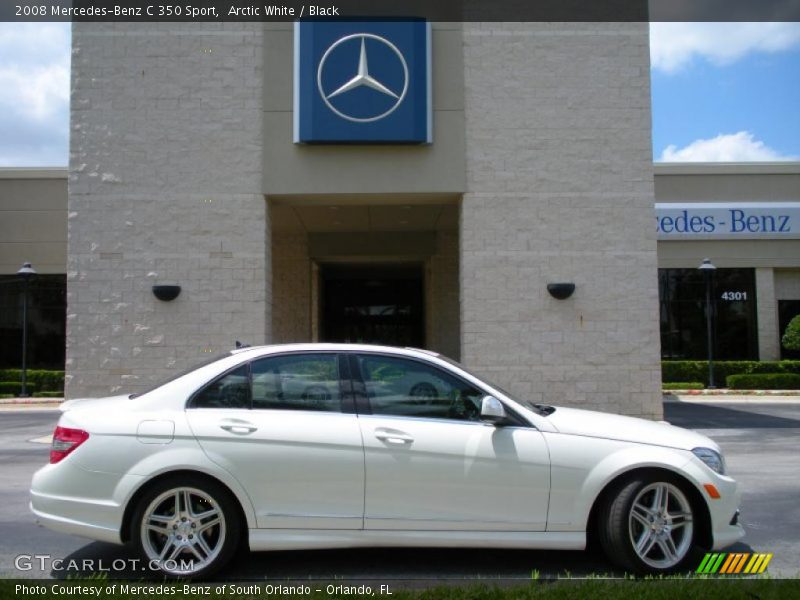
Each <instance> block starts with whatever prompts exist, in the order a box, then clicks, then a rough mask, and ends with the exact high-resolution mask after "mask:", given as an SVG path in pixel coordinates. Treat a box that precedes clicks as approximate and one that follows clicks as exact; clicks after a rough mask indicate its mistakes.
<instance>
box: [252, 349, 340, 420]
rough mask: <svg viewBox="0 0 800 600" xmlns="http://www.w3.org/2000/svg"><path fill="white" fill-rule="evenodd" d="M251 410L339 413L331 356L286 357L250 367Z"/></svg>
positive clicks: (333, 357)
mask: <svg viewBox="0 0 800 600" xmlns="http://www.w3.org/2000/svg"><path fill="white" fill-rule="evenodd" d="M252 377H253V408H254V409H259V408H260V409H281V410H321V411H334V412H339V411H341V409H342V402H341V400H342V397H341V393H340V391H339V368H338V365H337V358H336V355H335V354H288V355H285V356H272V357H269V358H262V359H261V360H256V361H254V362H253V363H252Z"/></svg>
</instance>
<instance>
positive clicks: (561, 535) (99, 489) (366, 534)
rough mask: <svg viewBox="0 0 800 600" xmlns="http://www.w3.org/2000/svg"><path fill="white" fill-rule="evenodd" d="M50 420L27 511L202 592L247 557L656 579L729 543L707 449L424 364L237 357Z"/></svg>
mask: <svg viewBox="0 0 800 600" xmlns="http://www.w3.org/2000/svg"><path fill="white" fill-rule="evenodd" d="M415 382H416V383H424V384H425V385H424V387H425V392H426V393H425V394H424V397H420V394H419V389H420V388H419V386H418V385H417V387H416V388H415V387H414V386H415V385H416V383H415ZM405 387H407V388H408V390H407V391H403V390H404V388H405ZM62 407H63V411H64V412H63V414H62V416H61V419H60V420H59V422H58V426H57V427H56V430H55V433H54V435H53V445H52V449H51V453H50V464H49V465H47V466H45V467H43V468H42V469H41V470H39V471H38V472H37V473H36V474H35V475H34V477H33V483H32V485H31V510H32V511H33V512H34V514H35V515H36V517H37V518H38V520H39V522H41V523H42V524H44V525H46V526H48V527H51V528H53V529H56V530H59V531H64V532H67V533H73V534H78V535H83V536H86V537H89V538H92V539H96V540H102V541H106V542H114V543H126V542H130V543H132V544H134V545H135V546H136V547H137V548H138V550H139V551H140V552H141V554H142V555H143V557H144V558H145V559H146V561H147V562H148V564H149V565H150V566H151V568H154V569H158V570H159V571H160V572H163V573H164V574H167V575H169V576H178V577H186V576H191V577H203V576H208V575H210V574H211V573H213V572H216V571H218V570H219V569H220V568H222V567H223V566H224V565H225V564H226V563H227V562H228V561H229V560H230V558H231V557H232V556H233V554H234V552H235V551H236V549H237V548H238V547H240V546H241V545H244V544H246V545H248V546H249V548H250V549H251V550H286V549H300V548H304V549H310V548H344V547H355V546H366V547H375V546H416V547H421V546H429V547H430V546H442V547H497V548H552V549H560V550H569V549H575V550H579V549H583V548H585V546H586V543H587V538H589V537H594V538H595V539H597V540H598V541H599V543H600V545H601V546H602V547H603V549H604V550H605V552H606V553H607V555H608V557H609V559H611V560H612V561H613V562H615V563H616V564H618V565H619V566H620V567H622V568H624V569H626V570H630V571H632V572H637V573H642V572H651V573H653V572H655V573H661V572H669V571H674V570H676V569H681V568H687V567H688V568H691V567H692V566H694V565H693V562H692V561H694V560H696V556H697V553H698V552H699V551H701V550H704V549H715V550H716V549H720V548H723V547H725V546H728V545H730V544H732V543H733V542H735V541H736V540H738V539H739V538H741V537H742V535H744V532H743V530H742V528H741V526H740V525H739V524H738V514H739V511H738V509H737V506H738V501H739V494H738V492H737V486H736V482H735V481H734V480H733V479H731V478H730V477H728V476H727V475H726V473H725V463H724V460H723V458H722V456H721V454H720V450H719V447H718V446H717V445H716V444H715V443H714V442H713V441H711V440H710V439H708V438H707V437H705V436H702V435H700V434H697V433H694V432H691V431H688V430H685V429H680V428H677V427H673V426H671V425H668V424H665V423H656V422H652V421H646V420H642V419H634V418H630V417H623V416H616V415H610V414H604V413H598V412H590V411H585V410H577V409H573V408H560V407H558V408H557V407H552V406H542V405H537V404H532V403H529V402H526V401H525V400H522V399H518V398H515V397H513V396H512V395H510V394H508V393H506V392H504V391H503V390H502V389H500V388H498V387H497V386H496V385H494V384H491V383H488V382H487V381H485V380H483V379H481V378H479V377H477V376H475V375H473V374H472V373H470V372H469V371H468V370H466V369H465V368H464V367H463V366H461V365H459V364H457V363H455V362H453V361H451V360H449V359H447V358H444V357H442V356H439V355H437V354H435V353H432V352H427V351H423V350H414V349H400V348H389V347H381V346H366V345H347V344H302V345H301V344H297V345H287V346H262V347H257V348H243V349H239V350H235V351H232V352H230V353H228V354H226V355H225V356H224V357H222V358H218V359H216V360H214V361H213V362H210V363H207V364H205V365H202V366H200V367H197V368H195V369H193V370H191V371H189V372H186V373H184V374H181V375H179V376H177V377H175V378H173V379H172V380H170V381H168V382H166V383H164V384H162V385H160V386H158V387H155V388H153V389H151V390H149V391H147V392H145V393H142V394H138V395H131V396H116V397H111V398H100V399H85V400H71V401H68V402H66V403H64V404H63V405H62Z"/></svg>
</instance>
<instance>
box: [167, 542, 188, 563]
mask: <svg viewBox="0 0 800 600" xmlns="http://www.w3.org/2000/svg"><path fill="white" fill-rule="evenodd" d="M184 548H185V546H178V545H176V546H175V549H174V550H173V551H172V553H170V555H169V558H168V559H167V560H175V559H176V558H178V556H179V555H180V553H181V552H183V549H184Z"/></svg>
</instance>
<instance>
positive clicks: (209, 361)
mask: <svg viewBox="0 0 800 600" xmlns="http://www.w3.org/2000/svg"><path fill="white" fill-rule="evenodd" d="M230 355H231V352H226V353H225V354H218V355H216V356H214V357H213V358H207V359H206V360H204V361H202V362H200V363H198V364H196V365H192V366H191V367H189V368H188V369H184V370H183V371H180V372H179V373H177V374H176V375H170V377H168V378H167V379H164V380H163V381H159V382H158V383H157V384H155V385H153V386H151V387H149V388H147V389H146V390H145V391H143V392H139V393H138V394H131V395H130V396H128V399H129V400H133V399H134V398H138V397H139V396H144V395H145V394H149V393H150V392H152V391H153V390H157V389H158V388H160V387H161V386H162V385H167V384H168V383H170V382H171V381H175V380H176V379H178V378H179V377H183V376H184V375H188V374H189V373H191V372H192V371H196V370H197V369H201V368H203V367H207V366H208V365H210V364H212V363H215V362H217V361H218V360H222V359H223V358H228V357H229V356H230Z"/></svg>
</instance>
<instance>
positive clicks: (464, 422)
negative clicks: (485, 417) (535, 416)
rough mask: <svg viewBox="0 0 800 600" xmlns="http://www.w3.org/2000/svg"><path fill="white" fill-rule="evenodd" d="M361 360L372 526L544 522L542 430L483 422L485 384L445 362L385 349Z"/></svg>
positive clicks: (514, 527)
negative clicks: (472, 380) (474, 381)
mask: <svg viewBox="0 0 800 600" xmlns="http://www.w3.org/2000/svg"><path fill="white" fill-rule="evenodd" d="M352 362H354V363H355V364H354V365H353V366H354V367H355V368H356V370H357V371H358V372H360V375H361V380H362V382H361V383H362V385H361V386H357V387H361V388H362V392H361V393H363V395H364V396H366V397H367V399H368V405H367V407H368V408H367V410H371V413H372V414H364V412H366V410H365V411H363V412H362V413H361V414H360V415H359V423H360V425H361V432H362V435H363V438H364V450H365V463H366V483H365V485H366V492H365V505H364V511H365V512H364V528H365V529H405V530H462V531H468V530H473V531H544V529H545V525H546V522H547V507H548V500H549V494H550V464H549V455H548V451H547V447H546V444H545V441H544V439H543V437H542V435H541V433H540V432H539V431H537V430H536V429H534V428H532V427H515V426H509V427H494V426H491V425H487V424H485V423H483V422H481V421H480V402H481V399H482V398H483V396H484V393H483V392H482V391H481V390H478V389H476V388H475V387H474V386H473V385H472V384H469V383H467V382H465V381H463V380H461V379H460V378H458V377H456V376H455V375H454V374H452V373H449V372H446V371H444V370H443V369H439V368H437V367H434V366H431V365H428V364H426V363H422V362H419V361H415V360H413V359H408V358H404V357H397V356H387V355H381V354H359V355H357V357H356V358H355V360H354V361H351V363H352Z"/></svg>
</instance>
